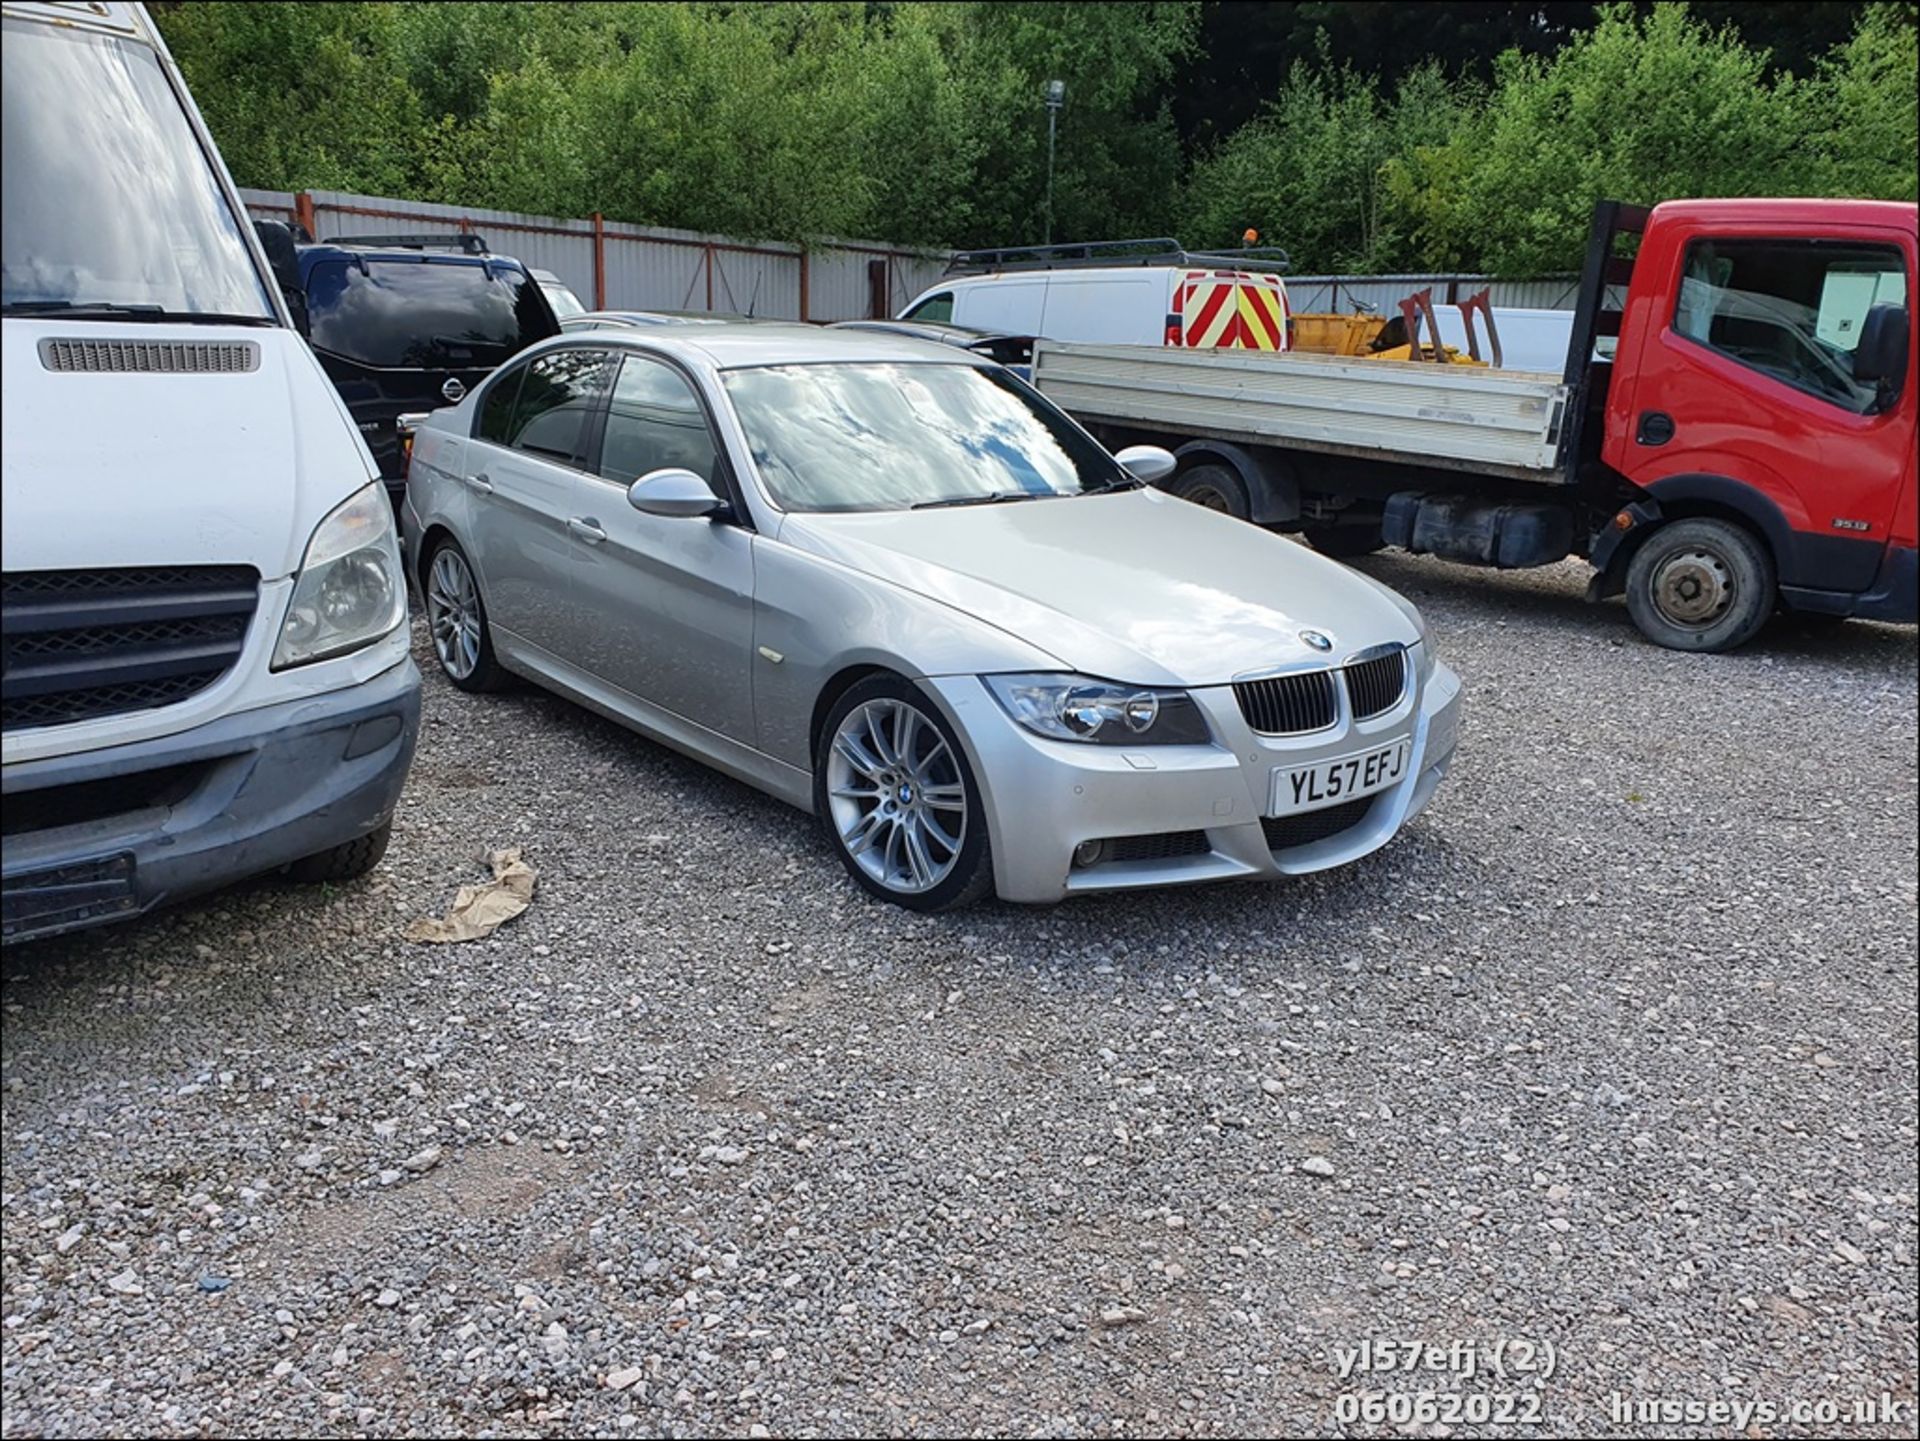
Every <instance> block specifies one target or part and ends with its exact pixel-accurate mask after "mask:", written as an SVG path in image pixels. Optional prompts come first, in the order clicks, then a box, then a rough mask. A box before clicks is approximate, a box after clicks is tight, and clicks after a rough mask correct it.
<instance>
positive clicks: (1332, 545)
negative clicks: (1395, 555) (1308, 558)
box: [1301, 520, 1383, 560]
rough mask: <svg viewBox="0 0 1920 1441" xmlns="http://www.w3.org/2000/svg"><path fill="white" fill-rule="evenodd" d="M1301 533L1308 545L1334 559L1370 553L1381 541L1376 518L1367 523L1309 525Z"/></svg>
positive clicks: (1345, 558)
mask: <svg viewBox="0 0 1920 1441" xmlns="http://www.w3.org/2000/svg"><path fill="white" fill-rule="evenodd" d="M1301 534H1302V535H1304V536H1306V538H1307V544H1308V545H1310V546H1312V547H1313V548H1314V549H1315V550H1317V551H1319V552H1320V554H1322V555H1330V556H1332V557H1333V558H1334V559H1335V560H1351V559H1353V558H1354V557H1355V556H1362V555H1372V554H1373V553H1374V552H1375V551H1376V550H1378V549H1380V546H1381V545H1382V543H1383V542H1382V541H1381V539H1380V522H1379V521H1377V520H1376V521H1374V522H1372V523H1371V524H1368V525H1310V526H1307V527H1305V528H1304V529H1303V530H1302V531H1301Z"/></svg>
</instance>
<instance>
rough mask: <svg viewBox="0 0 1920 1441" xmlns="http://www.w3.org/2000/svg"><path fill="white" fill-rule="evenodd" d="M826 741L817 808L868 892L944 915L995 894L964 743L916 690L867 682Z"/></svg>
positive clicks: (828, 729)
mask: <svg viewBox="0 0 1920 1441" xmlns="http://www.w3.org/2000/svg"><path fill="white" fill-rule="evenodd" d="M821 737H822V739H821V748H820V757H819V761H818V763H817V764H816V765H815V767H814V809H815V810H816V811H817V812H818V813H819V815H820V817H821V819H822V821H824V823H825V825H826V828H827V835H828V837H829V838H830V839H831V840H832V842H833V846H834V849H835V851H837V852H838V853H839V856H840V860H841V863H842V864H844V865H845V866H846V868H847V873H848V874H849V875H851V876H852V877H853V879H854V880H855V881H856V882H857V883H858V884H859V885H860V886H861V888H862V889H864V890H866V891H867V892H869V893H870V894H872V895H875V896H879V897H880V898H881V899H883V900H889V901H892V902H894V903H895V904H896V905H901V906H905V907H907V908H908V909H910V910H916V911H940V910H946V909H948V908H949V907H952V906H960V905H966V904H967V903H969V902H971V901H974V900H978V899H979V898H980V897H981V896H983V895H985V894H986V893H987V892H988V891H989V890H990V889H991V888H992V885H993V866H992V864H991V862H990V860H989V856H988V848H987V828H986V820H985V817H984V816H983V815H982V814H981V806H980V791H979V787H978V786H976V785H975V784H974V779H973V772H972V770H971V769H970V768H969V767H968V765H967V758H966V755H965V754H964V753H963V752H962V751H961V749H960V743H959V741H958V739H957V738H956V737H955V736H954V735H953V733H952V731H951V729H950V728H949V727H948V725H947V723H946V721H945V719H944V718H943V717H942V716H941V715H940V714H939V712H938V710H937V709H936V708H935V707H934V705H933V703H932V702H931V701H929V700H928V699H927V698H926V697H925V696H924V695H922V694H921V693H920V691H919V690H918V689H916V688H915V687H914V686H912V685H909V684H908V683H907V682H906V681H904V680H901V679H900V678H899V677H897V676H890V675H878V676H869V677H868V678H867V679H865V680H863V681H860V682H859V683H858V684H856V685H854V686H853V687H852V688H851V689H849V690H848V691H847V693H846V694H845V695H843V696H841V697H840V699H839V700H838V701H837V702H836V703H835V704H834V707H833V709H832V711H831V712H829V714H828V716H827V721H826V724H825V726H824V727H822V731H821Z"/></svg>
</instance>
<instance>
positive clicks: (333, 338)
mask: <svg viewBox="0 0 1920 1441" xmlns="http://www.w3.org/2000/svg"><path fill="white" fill-rule="evenodd" d="M307 315H308V318H309V321H310V322H311V326H312V330H311V335H310V338H311V340H312V342H313V347H314V349H315V350H324V351H327V352H328V353H330V354H333V355H337V356H339V357H341V358H342V359H343V360H349V361H352V362H353V363H354V364H356V365H367V366H374V367H376V368H379V369H383V370H401V369H407V370H491V369H492V368H493V367H494V366H496V365H499V364H500V363H502V362H503V361H505V360H507V359H508V358H509V357H510V356H513V355H515V354H517V353H518V352H519V351H520V350H522V349H523V348H525V347H526V346H528V345H531V344H532V343H533V342H534V341H536V340H544V339H545V338H546V337H547V336H549V335H552V334H555V333H556V330H555V326H554V322H553V320H552V316H551V312H550V311H549V310H548V308H547V305H546V302H545V301H544V300H542V299H541V298H540V287H539V286H538V285H536V284H535V283H534V282H533V281H532V280H531V279H530V278H528V276H527V275H526V274H524V273H523V272H522V271H519V270H517V269H513V268H511V267H508V266H500V265H490V264H488V263H487V262H485V261H479V260H452V259H448V260H432V261H429V260H407V259H394V260H328V261H323V262H321V263H320V264H318V265H316V266H314V267H313V271H312V273H311V274H310V275H309V276H308V277H307Z"/></svg>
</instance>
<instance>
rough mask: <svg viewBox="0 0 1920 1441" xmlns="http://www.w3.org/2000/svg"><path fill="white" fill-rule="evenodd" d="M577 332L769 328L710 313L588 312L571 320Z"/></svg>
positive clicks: (747, 317) (743, 318) (746, 319)
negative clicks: (734, 326)
mask: <svg viewBox="0 0 1920 1441" xmlns="http://www.w3.org/2000/svg"><path fill="white" fill-rule="evenodd" d="M567 318H568V319H569V320H571V321H572V322H573V324H574V328H575V329H580V330H584V329H587V328H589V326H590V325H592V324H601V325H616V326H618V325H624V326H654V325H732V324H741V325H745V324H766V323H767V322H764V321H756V320H754V318H753V317H752V316H750V315H724V314H721V313H719V312H717V311H707V310H587V311H582V312H581V313H580V314H579V315H570V316H568V317H567Z"/></svg>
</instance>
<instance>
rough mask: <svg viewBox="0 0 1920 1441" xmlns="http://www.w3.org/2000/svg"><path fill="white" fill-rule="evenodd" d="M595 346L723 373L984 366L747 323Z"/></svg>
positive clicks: (943, 351) (572, 337)
mask: <svg viewBox="0 0 1920 1441" xmlns="http://www.w3.org/2000/svg"><path fill="white" fill-rule="evenodd" d="M593 339H594V341H595V342H596V343H598V342H606V343H611V344H625V345H629V346H634V347H638V348H644V349H647V350H654V351H659V352H662V353H665V354H667V355H672V356H677V357H679V358H681V359H684V360H688V361H692V362H695V363H703V364H706V365H710V366H713V367H714V368H716V369H719V370H742V369H748V368H752V367H755V366H763V365H818V364H831V363H836V362H837V363H842V364H859V363H862V362H866V363H879V364H884V363H885V362H887V361H934V362H938V363H942V364H947V365H985V364H987V363H988V362H987V361H985V360H984V359H983V358H982V357H980V356H978V355H975V354H974V353H973V352H972V351H969V350H959V349H956V348H954V347H953V346H951V345H942V344H940V343H938V342H936V341H931V340H915V339H913V338H911V337H909V336H904V335H890V334H884V333H882V332H879V331H873V330H832V329H828V328H827V327H825V326H819V325H802V324H799V323H798V322H782V321H768V320H743V321H734V322H723V323H721V324H719V325H699V326H692V325H689V326H679V325H660V326H650V327H648V328H646V329H644V330H641V329H635V330H607V331H602V332H597V333H594V335H593ZM582 341H583V336H582V332H580V331H578V330H574V331H570V332H566V333H565V334H563V335H562V336H560V337H557V338H556V339H553V340H546V341H542V342H541V346H540V348H542V349H547V348H553V347H556V346H558V345H560V344H567V345H579V344H581V343H582Z"/></svg>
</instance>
